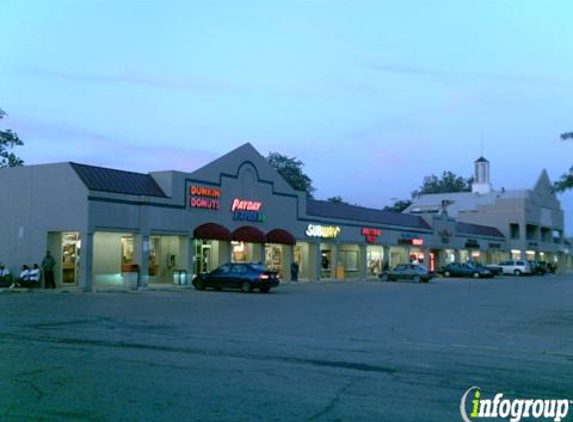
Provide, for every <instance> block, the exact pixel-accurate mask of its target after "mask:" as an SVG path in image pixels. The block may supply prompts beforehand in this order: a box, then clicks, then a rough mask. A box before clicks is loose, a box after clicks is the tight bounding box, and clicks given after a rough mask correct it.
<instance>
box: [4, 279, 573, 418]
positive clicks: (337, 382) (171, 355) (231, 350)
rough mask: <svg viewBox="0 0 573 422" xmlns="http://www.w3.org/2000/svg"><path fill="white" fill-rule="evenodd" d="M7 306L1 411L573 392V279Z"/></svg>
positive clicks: (436, 414) (156, 411) (370, 402)
mask: <svg viewBox="0 0 573 422" xmlns="http://www.w3.org/2000/svg"><path fill="white" fill-rule="evenodd" d="M0 309H1V311H0V338H2V341H1V344H2V348H1V350H2V359H0V374H1V378H0V392H1V394H0V421H178V422H180V421H390V422H400V421H412V422H413V421H416V422H417V421H439V422H449V421H460V420H462V419H461V416H460V409H459V408H460V400H461V397H462V395H463V394H464V392H465V391H466V390H467V389H468V388H470V387H472V386H479V387H481V389H482V392H483V394H485V395H489V396H493V394H495V393H496V392H502V393H504V395H505V396H508V397H514V398H556V397H558V398H569V399H573V380H572V379H571V376H570V375H571V368H572V364H573V276H565V275H560V276H553V275H551V276H545V277H520V278H510V277H499V278H496V279H493V280H473V279H467V280H461V279H439V280H437V281H433V282H431V283H429V284H415V283H408V282H399V283H381V282H345V283H341V282H338V283H314V284H313V283H306V284H302V283H301V284H288V285H283V286H280V287H279V288H278V289H277V290H275V291H273V292H272V293H270V294H266V295H265V294H260V293H251V294H243V293H239V292H215V291H206V292H198V291H195V290H184V291H142V292H130V293H122V292H107V293H90V294H81V293H63V292H58V291H56V292H52V291H49V292H44V291H35V292H32V293H14V292H12V293H3V294H0ZM571 413H572V414H573V410H572V411H571ZM572 418H573V416H572ZM488 420H495V419H488ZM500 420H501V419H500Z"/></svg>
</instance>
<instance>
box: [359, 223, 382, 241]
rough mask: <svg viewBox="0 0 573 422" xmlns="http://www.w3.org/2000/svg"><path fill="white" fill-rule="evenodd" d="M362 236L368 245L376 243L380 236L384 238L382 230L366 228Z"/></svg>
mask: <svg viewBox="0 0 573 422" xmlns="http://www.w3.org/2000/svg"><path fill="white" fill-rule="evenodd" d="M362 235H363V236H365V238H366V243H376V240H377V238H378V236H382V230H380V229H372V228H368V227H364V228H363V229H362Z"/></svg>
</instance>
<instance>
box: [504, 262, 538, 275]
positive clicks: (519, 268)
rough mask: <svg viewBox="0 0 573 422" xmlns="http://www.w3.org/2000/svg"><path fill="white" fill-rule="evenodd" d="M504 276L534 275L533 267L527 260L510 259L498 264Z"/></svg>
mask: <svg viewBox="0 0 573 422" xmlns="http://www.w3.org/2000/svg"><path fill="white" fill-rule="evenodd" d="M498 265H499V266H500V267H501V270H502V272H503V273H504V274H513V275H517V276H520V275H524V274H532V272H531V265H529V262H527V261H526V260H525V259H510V260H508V261H501V262H500V263H499V264H498Z"/></svg>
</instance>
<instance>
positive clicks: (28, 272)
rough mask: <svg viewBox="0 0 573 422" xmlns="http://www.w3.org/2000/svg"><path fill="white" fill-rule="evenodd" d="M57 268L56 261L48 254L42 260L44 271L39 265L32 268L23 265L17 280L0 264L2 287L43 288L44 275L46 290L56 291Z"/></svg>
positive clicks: (0, 282)
mask: <svg viewBox="0 0 573 422" xmlns="http://www.w3.org/2000/svg"><path fill="white" fill-rule="evenodd" d="M55 266H56V261H55V260H54V257H53V256H52V254H51V253H50V251H48V252H46V256H45V257H44V259H43V260H42V269H41V270H40V267H39V266H38V264H34V265H32V268H30V267H29V266H28V265H23V266H22V270H21V271H20V274H19V275H18V277H17V278H16V279H14V278H13V277H12V276H11V274H10V271H9V270H8V269H7V268H6V266H5V265H3V264H0V286H4V287H8V288H10V289H13V288H15V287H41V280H42V275H43V278H44V287H45V288H46V289H50V288H52V289H55V288H56V281H55V278H54V268H55Z"/></svg>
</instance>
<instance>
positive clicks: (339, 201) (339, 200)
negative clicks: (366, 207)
mask: <svg viewBox="0 0 573 422" xmlns="http://www.w3.org/2000/svg"><path fill="white" fill-rule="evenodd" d="M326 200H327V201H328V202H331V203H333V204H348V202H346V201H345V200H344V199H342V196H340V195H336V196H331V197H330V198H327V199H326Z"/></svg>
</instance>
